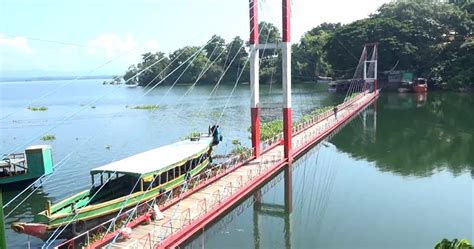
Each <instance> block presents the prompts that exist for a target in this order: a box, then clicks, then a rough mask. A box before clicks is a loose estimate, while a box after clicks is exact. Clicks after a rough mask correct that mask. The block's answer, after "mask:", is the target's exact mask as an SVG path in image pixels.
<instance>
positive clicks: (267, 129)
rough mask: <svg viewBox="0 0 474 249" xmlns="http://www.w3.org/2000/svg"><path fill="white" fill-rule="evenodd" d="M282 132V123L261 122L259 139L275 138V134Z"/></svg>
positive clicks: (278, 121) (274, 121)
mask: <svg viewBox="0 0 474 249" xmlns="http://www.w3.org/2000/svg"><path fill="white" fill-rule="evenodd" d="M282 132H283V121H282V120H273V121H270V122H263V123H262V125H261V126H260V139H261V140H267V139H270V138H273V137H275V136H276V135H277V134H279V133H282Z"/></svg>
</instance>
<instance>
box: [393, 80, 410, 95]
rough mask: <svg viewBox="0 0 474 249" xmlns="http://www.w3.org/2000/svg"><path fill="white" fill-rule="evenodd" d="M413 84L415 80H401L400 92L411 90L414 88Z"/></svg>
mask: <svg viewBox="0 0 474 249" xmlns="http://www.w3.org/2000/svg"><path fill="white" fill-rule="evenodd" d="M412 85H413V82H411V81H402V82H400V84H399V86H398V89H397V90H398V92H399V93H406V92H410V91H411V89H412Z"/></svg>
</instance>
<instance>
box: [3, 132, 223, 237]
mask: <svg viewBox="0 0 474 249" xmlns="http://www.w3.org/2000/svg"><path fill="white" fill-rule="evenodd" d="M212 129H214V130H213V131H215V132H211V131H212ZM212 129H210V131H209V134H199V135H198V136H196V135H194V137H192V138H189V139H186V140H183V141H180V142H176V143H173V144H170V145H166V146H163V147H159V148H155V149H152V150H149V151H145V152H142V153H140V154H137V155H134V156H131V157H127V158H124V159H122V160H119V161H115V162H112V163H109V164H107V165H104V166H101V167H97V168H94V169H92V170H91V171H90V175H91V178H92V186H91V188H90V189H87V190H84V191H82V192H80V193H77V194H75V195H73V196H71V197H69V198H66V199H64V200H62V201H60V202H58V203H56V204H54V205H51V203H48V205H47V208H46V210H44V211H42V212H40V213H39V214H37V215H35V217H34V220H33V223H13V224H12V225H11V227H12V229H13V230H14V231H16V232H18V233H25V234H28V235H32V236H35V237H38V238H40V239H47V238H49V237H50V236H51V234H53V232H54V230H55V229H57V228H58V227H60V228H61V229H64V231H63V232H62V233H61V234H60V235H59V236H58V239H64V238H71V237H73V236H77V235H78V234H81V233H83V232H85V231H87V230H90V229H91V228H93V227H95V226H97V225H99V224H101V223H103V222H105V221H107V220H109V219H111V218H113V217H115V216H116V215H117V214H118V213H119V212H121V211H123V212H125V211H126V210H129V209H131V208H134V207H136V206H137V205H139V204H140V203H144V202H146V201H149V200H152V199H153V198H155V197H157V196H159V195H160V194H161V193H163V192H165V191H167V190H170V189H173V188H175V187H176V186H178V185H180V184H182V183H183V182H184V181H186V180H187V179H189V178H190V177H193V176H195V175H197V174H199V173H201V171H202V170H203V169H204V168H206V166H208V165H209V162H210V160H211V158H210V156H211V152H212V148H213V146H215V145H217V144H218V143H219V141H220V140H221V139H222V137H221V136H220V135H219V134H218V133H219V132H218V131H217V127H213V128H212ZM139 212H140V211H139Z"/></svg>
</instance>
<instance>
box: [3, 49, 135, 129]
mask: <svg viewBox="0 0 474 249" xmlns="http://www.w3.org/2000/svg"><path fill="white" fill-rule="evenodd" d="M136 49H137V48H133V49H130V50H128V51H125V52H124V53H122V54H120V55H118V56H116V57H114V58H112V59H111V60H108V61H106V62H105V63H104V64H101V65H100V66H98V67H96V68H94V69H92V70H90V71H88V72H87V73H85V74H84V75H81V76H79V77H76V78H74V79H72V80H69V81H66V82H65V83H63V84H61V85H59V86H58V87H56V88H55V89H53V90H51V91H49V92H47V93H45V94H43V95H41V96H40V97H38V98H36V99H34V100H32V101H30V102H29V103H28V104H27V106H31V105H32V104H33V103H36V102H37V101H39V100H42V99H44V98H46V97H48V96H49V95H51V94H53V93H55V92H57V91H58V90H60V89H62V88H63V87H65V86H68V85H70V84H72V83H73V82H76V81H78V80H81V79H83V78H85V77H87V76H90V75H91V74H92V73H94V72H95V71H97V70H99V69H101V68H103V67H105V66H107V65H109V64H110V63H112V62H114V61H116V60H117V59H119V58H120V57H122V56H124V55H126V54H128V53H130V52H132V51H133V50H136ZM18 112H19V111H13V112H10V113H9V114H7V115H5V116H3V117H1V118H0V121H1V120H4V119H6V118H8V117H10V116H11V115H13V114H16V113H18Z"/></svg>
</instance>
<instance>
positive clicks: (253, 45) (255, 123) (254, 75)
mask: <svg viewBox="0 0 474 249" xmlns="http://www.w3.org/2000/svg"><path fill="white" fill-rule="evenodd" d="M249 14H250V40H249V43H250V90H251V95H252V96H251V97H250V98H251V99H250V123H251V124H250V125H251V133H252V148H253V156H255V157H258V156H260V103H259V102H260V99H259V97H260V96H259V95H260V92H259V88H260V86H259V77H260V76H259V69H260V65H259V55H258V42H259V41H258V39H259V31H258V1H255V0H249Z"/></svg>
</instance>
